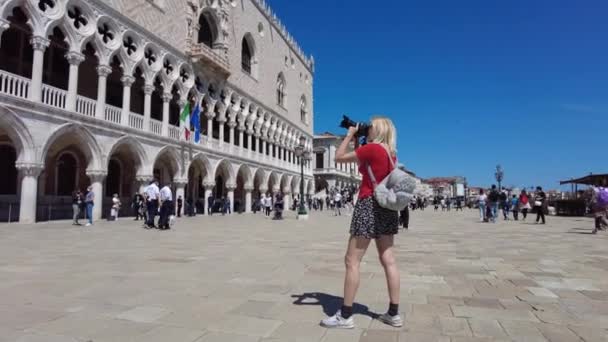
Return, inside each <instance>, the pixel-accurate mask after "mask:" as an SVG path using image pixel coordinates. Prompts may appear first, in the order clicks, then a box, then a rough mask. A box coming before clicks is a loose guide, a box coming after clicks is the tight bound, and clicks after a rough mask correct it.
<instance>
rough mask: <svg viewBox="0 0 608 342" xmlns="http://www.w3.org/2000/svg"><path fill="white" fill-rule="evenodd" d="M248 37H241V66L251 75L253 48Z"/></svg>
mask: <svg viewBox="0 0 608 342" xmlns="http://www.w3.org/2000/svg"><path fill="white" fill-rule="evenodd" d="M247 38H248V37H247V36H245V37H243V43H242V44H241V67H242V68H243V71H244V72H246V73H248V74H249V75H251V70H252V69H251V66H252V64H253V49H252V47H251V46H250V44H249V41H248V39H247Z"/></svg>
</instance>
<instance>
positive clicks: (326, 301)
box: [291, 292, 379, 319]
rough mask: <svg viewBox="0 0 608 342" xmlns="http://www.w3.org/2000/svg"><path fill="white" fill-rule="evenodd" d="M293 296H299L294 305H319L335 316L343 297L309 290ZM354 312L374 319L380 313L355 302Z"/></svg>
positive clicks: (325, 311) (326, 312)
mask: <svg viewBox="0 0 608 342" xmlns="http://www.w3.org/2000/svg"><path fill="white" fill-rule="evenodd" d="M291 298H297V299H296V301H295V302H293V304H294V305H319V306H322V307H323V312H324V313H325V315H327V316H333V315H334V314H335V313H336V312H337V311H338V310H339V309H340V307H341V306H342V300H343V299H342V297H337V296H333V295H329V294H326V293H319V292H307V293H303V294H301V295H291ZM353 314H355V315H357V314H359V315H364V316H368V317H371V318H372V319H376V318H378V316H379V315H378V314H377V313H375V312H371V311H369V307H367V306H365V305H361V304H359V303H354V305H353Z"/></svg>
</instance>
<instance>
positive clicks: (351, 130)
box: [346, 124, 359, 138]
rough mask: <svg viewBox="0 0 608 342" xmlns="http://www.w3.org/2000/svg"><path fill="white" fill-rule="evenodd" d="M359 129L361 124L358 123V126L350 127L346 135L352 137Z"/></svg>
mask: <svg viewBox="0 0 608 342" xmlns="http://www.w3.org/2000/svg"><path fill="white" fill-rule="evenodd" d="M358 130H359V124H357V125H356V126H353V127H349V128H348V133H347V134H346V136H347V137H349V138H352V137H354V136H355V135H356V134H357V131H358Z"/></svg>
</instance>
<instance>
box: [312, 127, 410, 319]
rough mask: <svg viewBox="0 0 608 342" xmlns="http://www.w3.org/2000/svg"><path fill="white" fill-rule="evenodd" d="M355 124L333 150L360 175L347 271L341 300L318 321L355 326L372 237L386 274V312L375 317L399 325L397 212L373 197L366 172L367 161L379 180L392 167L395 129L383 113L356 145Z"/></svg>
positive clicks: (394, 151)
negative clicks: (361, 278) (352, 146)
mask: <svg viewBox="0 0 608 342" xmlns="http://www.w3.org/2000/svg"><path fill="white" fill-rule="evenodd" d="M357 129H358V128H357V127H351V128H350V129H349V130H348V134H347V136H346V138H345V139H344V141H342V144H341V145H340V147H339V148H338V150H337V151H336V161H337V162H338V163H351V162H357V163H358V164H359V172H360V173H361V174H362V176H363V179H362V182H361V188H360V189H359V196H358V200H357V204H356V205H355V209H354V212H353V218H352V222H351V226H350V237H349V239H348V247H347V250H346V256H345V266H346V275H345V279H344V302H343V304H342V308H341V309H340V311H338V312H337V313H336V314H335V315H334V316H332V317H329V318H327V319H324V320H323V321H321V325H322V326H324V327H327V328H342V329H352V328H354V327H355V324H354V320H353V317H352V314H353V312H352V311H353V303H354V300H355V295H356V293H357V289H358V287H359V266H360V264H361V259H362V258H363V256H364V255H365V252H366V251H367V248H368V247H369V245H370V242H371V241H372V240H375V242H376V248H377V250H378V255H379V257H380V263H381V264H382V267H383V268H384V273H385V274H386V281H387V285H388V295H389V299H390V302H389V309H388V312H387V313H385V314H383V315H381V316H380V317H379V318H378V319H379V320H380V321H382V322H384V323H386V324H388V325H391V326H393V327H401V326H402V325H403V319H402V318H401V316H400V315H399V287H400V279H399V270H398V268H397V264H396V262H395V255H394V252H393V241H394V236H395V234H397V232H398V231H399V214H398V212H396V211H392V210H388V209H384V208H382V207H380V206H379V205H378V202H376V200H375V199H374V196H373V192H374V186H373V184H372V181H371V178H370V176H369V174H368V171H367V170H368V165H369V167H370V168H371V170H372V172H373V173H374V176H375V177H376V179H377V180H378V182H380V181H381V180H382V179H384V177H386V176H387V175H388V174H389V173H390V172H391V171H392V166H391V161H390V160H389V158H393V161H396V140H397V136H396V132H395V126H394V125H393V123H392V122H391V121H390V120H389V119H388V118H385V117H375V118H373V119H372V122H371V127H370V129H369V132H368V141H370V143H369V144H367V145H365V146H361V147H359V146H358V143H357V141H356V140H357V139H356V138H355V135H356V132H357ZM353 139H355V151H354V152H347V150H348V148H349V146H350V143H351V142H352V140H353Z"/></svg>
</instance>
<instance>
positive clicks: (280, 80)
mask: <svg viewBox="0 0 608 342" xmlns="http://www.w3.org/2000/svg"><path fill="white" fill-rule="evenodd" d="M285 88H286V84H285V76H284V75H283V73H280V74H279V76H278V77H277V104H278V105H279V106H281V107H285V97H286V96H287V92H286V90H285Z"/></svg>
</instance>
